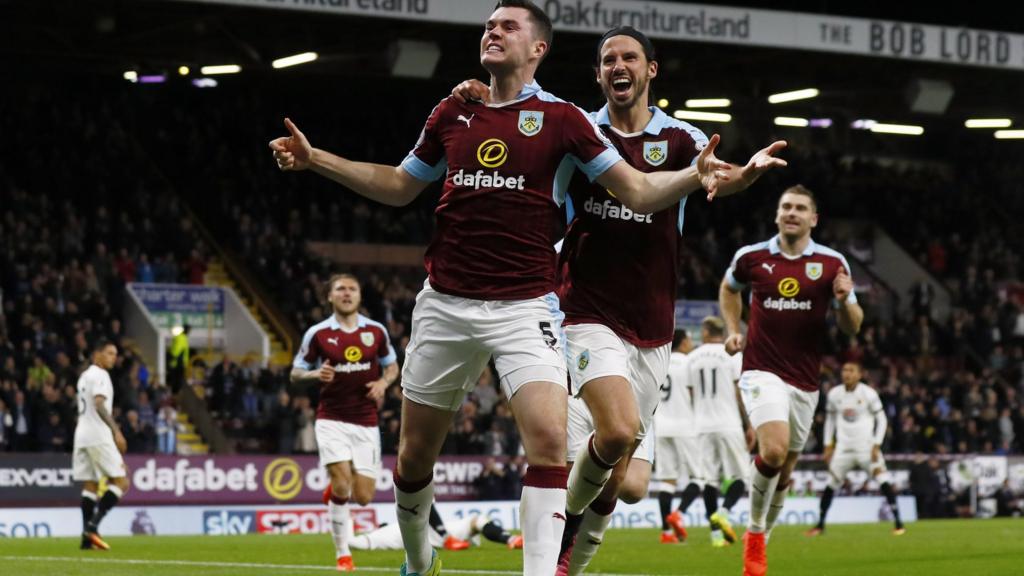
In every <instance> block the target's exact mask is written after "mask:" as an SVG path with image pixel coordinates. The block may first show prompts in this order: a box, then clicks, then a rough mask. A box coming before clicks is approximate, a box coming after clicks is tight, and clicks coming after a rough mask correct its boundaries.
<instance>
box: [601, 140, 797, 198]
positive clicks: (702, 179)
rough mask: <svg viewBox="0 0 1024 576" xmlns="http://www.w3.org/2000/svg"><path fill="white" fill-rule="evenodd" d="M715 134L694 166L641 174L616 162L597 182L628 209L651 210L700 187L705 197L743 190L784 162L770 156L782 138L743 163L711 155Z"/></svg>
mask: <svg viewBox="0 0 1024 576" xmlns="http://www.w3.org/2000/svg"><path fill="white" fill-rule="evenodd" d="M720 140H721V139H720V137H719V136H718V134H715V135H713V136H712V137H711V139H710V140H709V141H708V144H707V146H705V147H704V149H703V150H701V152H700V155H699V156H697V162H696V164H695V165H694V166H692V167H689V168H685V169H683V170H679V171H675V172H667V171H663V172H650V173H644V172H640V171H639V170H636V169H635V168H633V167H632V166H630V165H629V164H627V163H625V162H619V163H618V164H616V165H615V166H612V167H611V168H610V169H608V171H607V172H605V173H604V174H602V175H601V176H600V177H598V179H597V181H598V182H599V183H600V184H601V185H602V186H604V187H605V188H608V189H609V190H612V191H613V192H615V195H616V197H617V198H618V199H619V200H620V201H621V202H622V203H623V204H625V205H626V206H627V207H629V208H630V209H631V210H635V211H637V212H640V213H647V214H649V213H652V212H657V211H659V210H662V209H664V208H667V207H669V206H671V205H672V204H675V203H676V202H678V201H679V200H681V199H682V198H683V197H685V196H687V195H688V194H690V193H692V192H694V191H695V190H699V189H701V188H703V189H704V190H706V191H707V193H708V195H707V198H708V200H709V201H710V200H712V199H714V198H715V196H729V195H731V194H735V193H737V192H740V191H743V190H746V189H747V188H748V187H749V186H750V185H751V184H753V183H754V182H755V181H757V179H758V178H760V177H761V175H762V174H764V173H765V172H767V171H768V170H770V169H772V168H775V167H783V166H786V165H787V164H786V161H785V160H783V159H781V158H776V157H774V154H777V153H778V152H780V151H781V150H782V149H784V148H785V147H786V143H785V142H784V141H778V142H774V143H772V144H771V145H770V146H768V147H767V148H764V149H762V150H760V151H758V153H757V154H754V156H753V157H751V159H750V161H749V162H747V164H746V165H745V166H742V167H740V166H735V165H732V164H729V163H728V162H723V161H722V160H719V159H718V157H717V156H715V150H716V149H717V147H718V143H719V141H720Z"/></svg>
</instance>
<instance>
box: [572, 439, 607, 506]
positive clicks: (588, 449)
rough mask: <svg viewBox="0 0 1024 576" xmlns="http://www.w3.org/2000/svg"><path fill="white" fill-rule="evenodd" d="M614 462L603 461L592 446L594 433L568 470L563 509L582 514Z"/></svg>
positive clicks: (598, 490)
mask: <svg viewBox="0 0 1024 576" xmlns="http://www.w3.org/2000/svg"><path fill="white" fill-rule="evenodd" d="M614 467H615V463H614V462H612V463H609V462H605V461H604V459H602V458H601V456H600V454H598V453H597V450H596V449H595V447H594V435H593V434H591V435H590V438H589V439H588V440H587V442H585V443H584V444H583V447H582V448H580V451H579V453H578V454H577V455H576V462H575V463H574V464H573V466H572V470H570V471H569V488H568V493H567V494H566V502H565V509H566V510H568V511H569V513H570V514H574V515H576V514H582V513H583V511H584V510H586V509H587V506H590V503H591V502H593V501H594V499H595V498H597V496H598V494H600V493H601V491H602V490H604V485H605V484H606V483H607V482H608V478H610V477H611V475H612V469H613V468H614Z"/></svg>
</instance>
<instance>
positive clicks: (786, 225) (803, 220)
mask: <svg viewBox="0 0 1024 576" xmlns="http://www.w3.org/2000/svg"><path fill="white" fill-rule="evenodd" d="M775 224H777V225H778V227H779V234H782V235H783V236H785V237H787V238H789V239H791V240H796V239H799V238H803V237H804V236H807V235H808V234H810V233H811V228H814V227H815V226H817V225H818V213H817V211H815V209H814V204H813V203H812V202H811V199H810V198H809V197H807V196H804V195H803V194H793V193H792V192H787V193H785V194H783V195H782V198H779V208H778V211H777V212H776V213H775Z"/></svg>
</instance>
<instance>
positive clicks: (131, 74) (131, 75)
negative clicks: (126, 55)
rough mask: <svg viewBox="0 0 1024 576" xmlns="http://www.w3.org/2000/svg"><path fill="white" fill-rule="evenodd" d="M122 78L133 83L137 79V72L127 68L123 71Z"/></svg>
mask: <svg viewBox="0 0 1024 576" xmlns="http://www.w3.org/2000/svg"><path fill="white" fill-rule="evenodd" d="M124 79H125V80H127V81H129V82H131V83H132V84H134V83H136V82H138V81H139V73H138V72H136V71H135V70H129V71H127V72H125V73H124Z"/></svg>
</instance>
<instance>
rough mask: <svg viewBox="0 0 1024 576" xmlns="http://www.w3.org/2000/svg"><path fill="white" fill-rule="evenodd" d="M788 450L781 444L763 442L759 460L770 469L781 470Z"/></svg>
mask: <svg viewBox="0 0 1024 576" xmlns="http://www.w3.org/2000/svg"><path fill="white" fill-rule="evenodd" d="M788 454H789V449H788V448H787V447H786V445H785V444H782V443H781V442H765V443H764V445H763V446H761V460H762V461H763V462H764V463H765V464H767V465H769V466H771V467H772V468H782V466H783V465H784V464H785V463H786V456H787V455H788Z"/></svg>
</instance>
